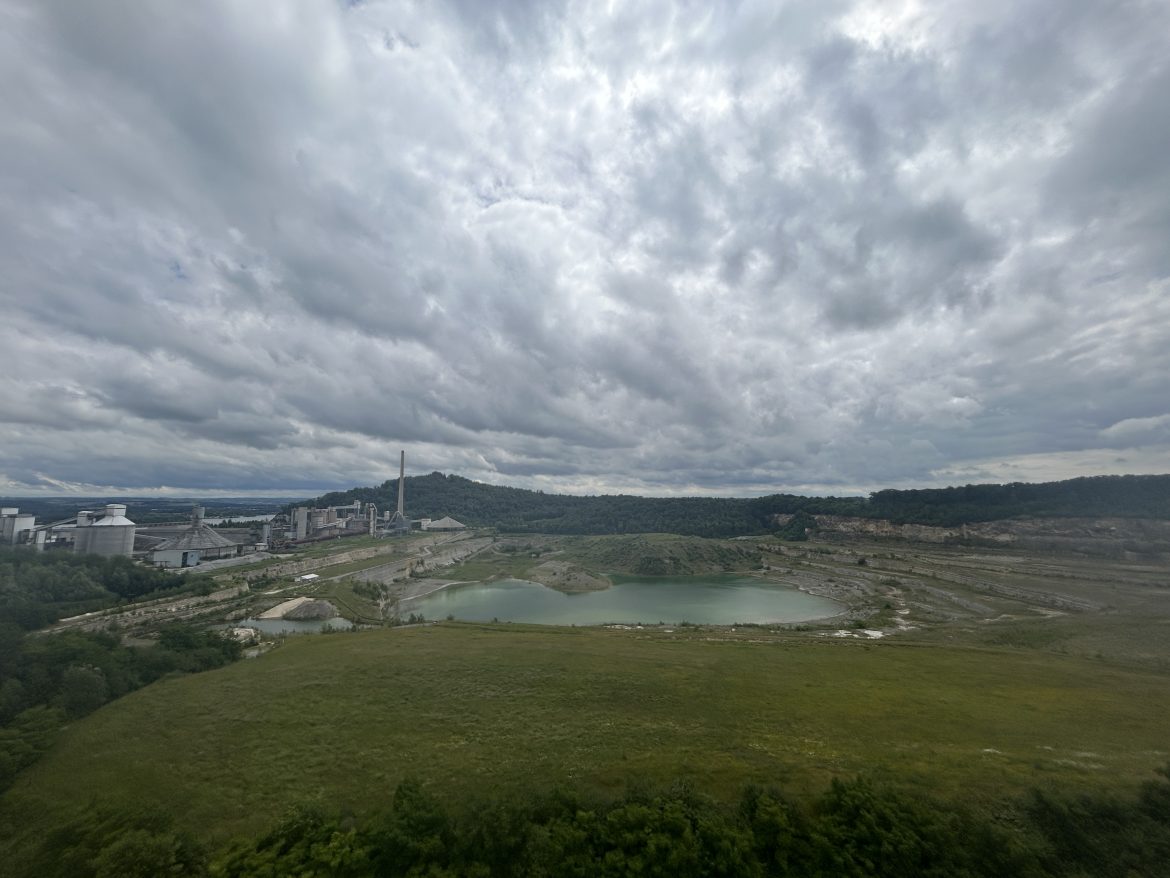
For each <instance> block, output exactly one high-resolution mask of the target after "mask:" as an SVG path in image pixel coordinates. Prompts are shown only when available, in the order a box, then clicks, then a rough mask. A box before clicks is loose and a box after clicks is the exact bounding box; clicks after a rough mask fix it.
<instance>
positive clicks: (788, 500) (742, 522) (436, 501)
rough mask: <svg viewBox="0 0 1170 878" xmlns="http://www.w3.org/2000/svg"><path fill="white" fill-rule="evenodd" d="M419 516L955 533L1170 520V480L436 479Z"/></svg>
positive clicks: (596, 526)
mask: <svg viewBox="0 0 1170 878" xmlns="http://www.w3.org/2000/svg"><path fill="white" fill-rule="evenodd" d="M397 497H398V482H397V480H387V481H385V482H383V483H382V484H381V485H378V486H376V487H369V488H352V489H350V490H348V491H336V492H333V493H329V494H325V495H323V496H321V497H317V498H316V499H314V500H312V501H309V502H311V503H312V504H313V505H316V506H340V505H343V504H346V503H352V502H353V501H354V500H361V501H363V502H368V503H370V502H372V503H375V504H377V506H378V507H379V508H380V509H387V508H394V506H395V505H396V503H397ZM406 507H407V512H408V513H409V515H410V516H411V517H412V518H441V517H442V516H444V515H450V516H452V517H453V518H455V519H457V520H459V521H460V522H462V523H463V524H466V525H469V526H472V527H496V528H498V529H500V530H501V531H505V532H508V533H550V534H621V533H675V534H683V535H687V536H702V537H731V536H740V535H751V534H764V533H771V532H775V531H776V530H777V529H778V528H779V526H780V525H779V524H778V522H777V516H787V515H795V514H797V513H803V514H804V515H841V516H850V517H860V518H873V519H888V520H890V521H892V522H894V523H896V524H925V525H934V526H940V527H956V526H959V525H962V524H972V523H976V522H982V521H996V520H1000V519H1006V518H1020V517H1076V516H1086V517H1129V518H1156V519H1170V475H1164V476H1093V477H1087V478H1078V479H1069V480H1066V481H1061V482H1044V483H1039V484H1029V483H1024V482H1013V483H1010V484H1005V485H998V484H994V485H993V484H988V485H964V486H961V487H951V488H937V489H933V488H932V489H915V490H885V491H877V492H875V493H872V494H870V495H869V496H868V497H804V496H800V495H796V494H772V495H769V496H766V497H753V498H724V497H635V496H629V495H600V496H585V497H580V496H571V495H566V494H546V493H544V492H542V491H530V490H526V489H523V488H508V487H499V486H495V485H486V484H483V483H481V482H474V481H471V480H470V479H465V478H463V477H461V476H456V475H444V474H443V473H439V472H434V473H431V474H430V475H426V476H411V477H408V478H407V479H406Z"/></svg>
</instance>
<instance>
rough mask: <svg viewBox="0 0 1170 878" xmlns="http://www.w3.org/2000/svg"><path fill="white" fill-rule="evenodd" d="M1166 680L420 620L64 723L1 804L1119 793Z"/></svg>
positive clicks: (687, 636)
mask: <svg viewBox="0 0 1170 878" xmlns="http://www.w3.org/2000/svg"><path fill="white" fill-rule="evenodd" d="M1167 683H1168V680H1167V677H1166V676H1165V674H1164V673H1161V672H1159V671H1157V670H1152V669H1147V668H1143V667H1127V666H1120V665H1117V664H1114V663H1110V662H1106V661H1102V660H1098V659H1093V658H1086V657H1082V656H1074V655H1059V654H1053V653H1051V652H1047V651H1037V650H1027V649H1018V648H1004V647H990V646H989V647H968V646H957V645H948V646H942V645H933V644H928V643H925V642H914V641H912V640H910V639H903V640H899V641H897V642H880V641H879V642H862V641H855V640H836V639H832V638H824V637H804V638H801V637H796V636H790V637H785V636H781V637H778V638H774V639H769V638H768V637H767V636H765V635H763V634H761V633H760V632H756V631H753V630H751V629H747V630H746V631H744V630H741V631H740V632H736V633H732V632H730V631H727V630H718V629H713V630H703V629H698V630H693V631H692V630H678V631H675V632H673V633H667V632H665V631H662V630H651V629H647V630H645V631H611V630H605V629H572V628H569V629H552V628H540V627H527V626H517V625H494V626H493V625H469V624H440V625H435V626H424V627H413V628H405V629H383V630H369V631H362V632H356V633H346V634H333V635H327V636H312V637H299V638H289V639H288V640H287V641H286V642H284V643H283V644H282V645H280V646H279V647H278V648H276V649H274V650H273V651H271V652H270V653H268V654H267V655H264V656H262V657H261V658H258V659H255V660H248V661H244V662H240V663H237V664H235V665H232V666H230V667H227V668H224V669H222V670H218V671H213V672H208V673H205V674H201V675H198V676H194V677H183V678H174V679H166V680H163V681H160V682H158V683H156V684H154V685H152V686H150V687H148V688H146V689H143V690H140V691H138V692H135V693H133V694H131V695H129V696H127V697H125V698H123V699H120V700H119V701H117V702H114V703H111V704H109V705H107V706H105V707H103V708H102V709H100V710H98V711H97V712H96V713H94V714H91V715H90V716H89V717H87V718H86V719H84V720H82V721H80V722H78V723H76V724H74V725H73V726H72V727H70V728H69V729H67V731H66V732H65V733H64V734H63V735H62V737H61V738H60V740H59V741H58V743H57V744H56V746H55V747H54V748H53V750H52V751H51V752H50V753H49V754H48V755H47V756H46V757H45V758H43V759H42V760H41V761H40V762H39V763H38V764H37V765H35V766H33V767H32V768H31V769H30V770H28V771H27V772H25V773H24V774H22V775H21V776H20V777H19V778H18V779H17V782H16V784H15V785H14V787H13V788H12V789H11V790H9V791H8V793H7V794H6V795H5V796H4V797H3V799H2V800H0V837H3V838H8V839H10V840H11V842H10V844H9V850H8V854H9V855H10V856H13V857H15V860H14V862H19V859H20V851H21V850H26V849H27V848H28V847H29V846H31V845H33V844H35V843H36V842H37V839H39V838H40V837H42V836H43V834H44V832H46V831H47V830H48V829H49V828H50V827H53V826H57V825H60V824H61V823H62V822H63V821H65V820H66V819H68V818H69V817H70V816H71V815H74V814H76V813H78V812H80V811H83V810H86V809H91V808H94V807H100V806H102V805H112V806H119V807H121V806H126V805H129V806H133V807H140V808H147V809H153V808H158V809H163V810H166V811H168V812H170V813H171V814H172V815H173V816H174V817H175V818H176V820H177V821H178V823H179V824H180V825H182V826H184V827H187V828H189V829H190V830H191V831H192V832H194V833H195V834H196V835H197V836H199V837H201V838H202V839H204V840H206V841H209V842H211V843H213V844H218V843H220V842H222V841H224V840H225V839H227V838H229V837H232V836H235V835H239V834H254V833H256V832H259V831H261V830H263V829H264V828H265V827H268V826H270V825H271V824H272V822H273V820H275V819H276V818H277V817H278V816H279V815H280V814H281V813H283V812H284V811H285V810H286V809H287V808H288V806H289V805H290V804H292V803H295V802H298V801H304V800H316V801H319V802H320V803H321V804H323V805H325V806H327V807H331V808H338V809H342V810H347V809H348V810H351V811H356V812H358V813H362V812H364V811H367V810H370V809H374V808H379V807H382V806H384V805H385V804H386V803H387V801H388V799H389V797H390V795H391V793H392V791H393V790H394V788H395V786H396V785H397V784H398V782H399V781H400V780H401V779H403V778H405V777H413V778H417V779H418V780H419V781H420V782H421V783H422V784H423V786H424V787H425V788H427V789H429V790H431V791H432V792H433V793H434V794H435V795H437V796H439V797H441V798H442V799H445V800H448V801H450V802H452V803H458V802H465V801H467V800H468V799H476V798H483V797H486V796H489V795H491V796H512V797H521V796H525V795H527V794H529V793H531V792H532V791H538V790H547V789H549V788H551V787H554V786H569V787H573V788H578V789H582V790H587V791H592V792H600V793H607V794H608V793H615V794H616V793H621V792H622V791H623V790H624V789H625V788H627V786H628V785H631V784H635V785H637V784H651V785H653V784H659V783H669V782H671V781H672V780H675V779H679V778H683V779H687V780H689V781H691V782H692V783H693V784H694V785H695V787H696V788H697V789H699V790H700V791H703V792H706V793H710V794H712V795H714V796H716V797H722V798H726V799H729V800H730V799H732V798H734V797H735V796H737V795H738V793H739V792H740V790H741V789H742V787H743V786H744V785H745V784H748V783H753V782H756V783H766V784H776V785H778V786H781V787H783V788H785V789H788V790H790V791H793V792H795V793H801V792H804V791H814V790H819V789H820V788H822V787H823V785H824V784H825V783H826V782H827V781H828V780H829V779H830V778H831V777H838V776H840V777H845V776H852V775H855V774H858V773H862V774H868V775H871V776H874V777H877V778H880V779H883V780H888V781H890V782H891V783H895V784H897V785H900V786H903V787H906V788H909V789H912V790H923V791H928V792H930V793H931V794H933V795H935V796H940V797H943V798H953V799H958V800H962V801H964V802H967V803H969V804H974V805H975V806H976V807H986V808H988V809H991V808H998V807H1001V805H1002V803H1003V802H1005V801H1007V800H1011V799H1012V798H1013V797H1014V796H1016V795H1017V794H1020V793H1023V792H1024V791H1026V790H1027V789H1029V788H1031V787H1034V786H1041V787H1063V788H1076V787H1080V786H1085V787H1092V788H1093V789H1094V790H1097V791H1100V790H1102V789H1104V790H1108V789H1111V788H1117V789H1121V788H1123V787H1124V788H1128V787H1132V786H1133V785H1134V784H1135V783H1136V782H1138V781H1140V780H1143V779H1146V778H1149V777H1152V776H1153V775H1152V772H1153V770H1154V769H1155V768H1157V767H1159V766H1161V765H1164V764H1166V762H1167V761H1168V760H1170V738H1168V737H1167V734H1166V731H1167V729H1170V699H1168V698H1167V697H1166V693H1167V689H1168V687H1167Z"/></svg>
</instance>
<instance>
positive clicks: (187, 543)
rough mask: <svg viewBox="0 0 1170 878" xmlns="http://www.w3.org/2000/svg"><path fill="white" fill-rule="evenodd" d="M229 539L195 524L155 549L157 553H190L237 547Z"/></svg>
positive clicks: (202, 525) (204, 526)
mask: <svg viewBox="0 0 1170 878" xmlns="http://www.w3.org/2000/svg"><path fill="white" fill-rule="evenodd" d="M235 545H237V544H236V543H233V542H232V541H231V540H229V539H225V538H224V537H221V536H220V535H219V534H217V533H216V532H215V531H213V530H212V529H211V528H210V527H208V526H207V525H205V524H195V525H192V526H191V527H189V528H187V529H186V530H185V531H183V532H182V533H181V534H179V535H178V536H177V537H171V538H170V539H169V540H167V541H165V542H163V543H159V545H157V546H155V547H154V551H155V552H175V551H179V552H189V551H191V550H192V549H226V548H227V547H228V546H235Z"/></svg>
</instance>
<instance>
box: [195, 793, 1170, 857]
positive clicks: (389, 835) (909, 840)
mask: <svg viewBox="0 0 1170 878" xmlns="http://www.w3.org/2000/svg"><path fill="white" fill-rule="evenodd" d="M1168 806H1170V784H1167V783H1165V782H1151V783H1148V784H1146V785H1145V786H1144V787H1143V788H1142V790H1141V791H1140V793H1139V795H1138V796H1137V797H1135V798H1133V799H1131V800H1126V801H1120V800H1114V799H1108V798H1102V797H1093V796H1088V795H1085V796H1081V797H1079V798H1075V799H1068V800H1066V799H1057V798H1054V797H1052V796H1050V795H1045V794H1041V793H1036V794H1035V796H1034V797H1033V800H1032V802H1031V804H1030V805H1029V806H1028V807H1027V808H1025V809H1024V814H1025V818H1024V820H1023V822H1020V821H1016V822H1013V823H1010V824H1005V825H1001V824H1000V823H998V822H997V821H994V820H991V819H988V818H985V817H976V816H973V815H972V814H969V813H966V812H963V811H961V810H956V809H954V808H947V807H943V806H941V805H940V804H939V803H937V802H933V801H929V800H926V799H923V798H916V797H913V796H909V795H907V794H904V793H899V792H896V791H894V790H892V789H890V788H887V787H883V786H879V785H876V784H874V783H872V782H869V781H867V780H863V779H855V780H851V781H834V782H833V784H832V785H831V786H830V788H829V789H828V790H827V791H826V792H824V793H823V794H822V795H820V796H818V797H816V798H814V799H812V800H810V801H807V802H796V801H794V800H792V799H789V798H787V797H785V796H784V795H783V794H781V793H778V792H776V791H775V790H766V789H762V788H759V787H752V788H749V789H748V790H746V791H745V793H744V795H743V797H742V800H741V802H740V804H739V807H738V808H734V809H732V808H727V807H725V806H722V805H720V804H718V803H716V802H713V801H711V800H708V799H705V798H703V797H701V796H697V795H695V794H694V793H693V792H691V791H690V790H688V789H687V788H685V787H683V788H677V789H674V790H671V791H669V792H666V793H663V794H659V795H646V794H643V793H634V794H631V795H628V796H627V797H625V798H623V799H621V800H617V801H610V802H598V801H586V800H583V799H581V798H579V797H577V796H574V795H571V794H564V793H562V794H556V795H552V796H549V797H546V798H543V799H538V800H535V801H530V802H526V803H524V804H506V803H494V804H490V805H487V806H477V807H472V808H468V809H467V810H466V811H464V812H461V813H460V814H459V815H455V814H453V813H452V812H451V811H450V810H448V809H446V808H444V807H443V806H441V805H440V804H439V803H438V802H437V801H436V800H435V799H434V798H432V797H430V796H428V795H427V794H426V793H425V792H424V791H423V790H422V788H421V787H420V786H419V785H418V784H417V783H416V782H412V781H407V782H404V783H403V784H401V785H400V786H399V788H398V790H397V792H396V793H395V795H394V800H393V804H392V806H391V808H390V810H389V811H388V812H387V813H386V814H384V815H382V816H379V817H374V818H371V819H370V820H368V821H366V822H365V823H362V824H356V823H355V822H354V821H352V820H342V819H340V818H337V817H330V816H327V815H325V814H324V813H323V812H322V811H321V810H320V809H317V808H294V809H292V810H291V811H290V812H289V814H288V815H287V816H286V817H285V819H284V820H282V821H281V822H280V823H279V824H278V825H277V826H276V827H275V828H274V829H273V830H272V831H271V832H269V833H267V834H266V835H264V836H263V837H261V838H260V839H258V840H256V841H251V842H240V843H238V844H237V845H236V846H235V847H234V848H233V849H232V850H230V851H228V852H227V853H225V854H224V855H222V856H221V857H220V859H219V861H218V862H217V863H216V864H215V865H214V866H213V868H212V874H214V875H217V876H223V878H229V876H230V878H259V876H277V875H339V876H355V878H356V876H366V875H380V876H400V875H401V876H415V875H417V876H423V875H427V876H448V875H451V876H454V875H471V876H485V878H487V876H500V878H513V876H547V878H552V876H566V878H568V876H573V878H591V876H627V875H639V876H642V875H644V876H663V878H687V876H746V878H754V876H758V878H765V876H768V878H772V876H775V878H787V876H793V878H794V876H802V878H841V876H857V878H862V876H866V878H868V876H897V878H907V876H922V878H928V876H939V878H942V876H946V878H978V876H988V878H991V876H994V878H1001V876H1007V875H1010V876H1013V878H1031V876H1035V878H1042V876H1066V878H1073V876H1078V878H1080V876H1089V875H1094V876H1096V875H1103V876H1112V875H1117V876H1123V875H1124V876H1129V878H1139V876H1148V878H1154V876H1164V875H1166V874H1167V866H1166V864H1167V863H1170V856H1167V855H1168V854H1170V848H1168V845H1170V807H1168Z"/></svg>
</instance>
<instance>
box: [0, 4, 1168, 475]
mask: <svg viewBox="0 0 1170 878" xmlns="http://www.w3.org/2000/svg"><path fill="white" fill-rule="evenodd" d="M0 25H2V26H0V94H2V95H3V97H4V100H5V105H6V107H7V108H8V109H7V110H6V113H5V114H4V115H3V117H0V142H2V143H3V146H4V148H3V150H2V151H0V228H3V229H4V230H5V231H4V232H3V233H2V234H0V268H2V269H3V277H4V284H3V286H2V287H0V305H2V307H3V313H4V316H5V319H4V320H3V321H0V350H3V351H4V352H5V363H6V366H5V370H4V371H3V373H0V374H2V377H0V490H3V491H4V492H6V493H19V492H20V490H21V488H22V487H24V488H27V489H28V490H46V488H45V486H46V485H48V486H56V488H55V489H57V490H60V489H64V488H67V487H69V486H74V485H78V486H85V485H101V486H123V487H129V488H146V489H150V488H159V487H160V486H168V487H169V488H171V489H174V490H180V491H181V490H182V489H183V488H187V489H190V490H204V489H206V490H215V489H225V490H244V491H247V490H252V491H265V490H267V491H272V490H278V489H280V488H282V487H283V488H289V489H295V488H301V487H303V488H305V489H306V490H317V489H321V488H325V487H347V486H350V485H353V484H369V483H373V482H380V481H382V480H383V479H384V478H386V477H387V476H390V475H393V473H394V471H395V468H396V463H397V457H396V455H397V450H398V449H399V448H400V447H402V446H404V445H405V446H407V447H408V448H409V456H410V457H411V464H412V469H413V468H415V467H417V468H418V471H429V470H431V469H442V470H447V471H452V472H459V473H462V474H465V475H468V476H471V477H473V478H481V479H485V480H488V481H493V482H502V483H513V484H521V485H527V486H532V487H539V488H542V489H544V490H574V491H603V490H622V491H627V492H637V491H649V492H654V493H680V492H683V493H685V492H687V491H697V492H708V493H719V492H723V493H760V492H767V491H773V490H798V489H799V490H825V491H836V492H838V493H842V492H848V491H850V490H868V489H871V488H874V487H881V486H885V485H898V484H906V485H910V484H935V483H940V482H948V481H955V480H967V479H976V478H1028V477H1030V476H1034V477H1043V478H1055V477H1061V476H1066V475H1075V474H1083V473H1086V472H1096V471H1126V470H1134V471H1151V469H1158V468H1161V469H1165V463H1164V461H1165V459H1166V458H1165V454H1166V452H1167V451H1168V450H1170V435H1168V434H1167V430H1166V423H1165V422H1166V419H1167V418H1168V417H1170V411H1168V409H1170V406H1168V405H1167V402H1166V396H1165V389H1164V387H1163V386H1162V385H1163V383H1164V381H1163V376H1164V375H1166V374H1167V373H1168V372H1170V354H1167V351H1170V344H1168V343H1167V342H1170V338H1168V336H1170V311H1168V310H1167V309H1168V308H1170V304H1168V303H1170V296H1168V295H1167V293H1168V292H1170V291H1168V289H1167V283H1168V281H1167V277H1168V274H1170V262H1168V258H1170V257H1167V250H1166V247H1165V240H1166V235H1167V232H1168V231H1170V213H1168V208H1167V205H1168V204H1170V172H1168V171H1167V168H1168V167H1170V163H1168V162H1167V160H1166V157H1165V144H1166V143H1167V140H1168V138H1170V128H1168V127H1167V125H1168V124H1170V123H1167V121H1166V120H1167V119H1170V107H1168V106H1167V98H1166V95H1167V94H1170V65H1168V64H1167V62H1166V60H1165V57H1164V56H1165V53H1164V51H1163V48H1162V46H1161V42H1162V37H1161V35H1164V34H1165V33H1166V32H1167V27H1168V26H1170V12H1168V10H1167V8H1166V7H1165V6H1164V5H1162V4H1155V3H1143V2H1124V3H1118V4H1100V3H1093V2H1068V0H1034V2H1029V3H1025V4H1018V3H1009V2H1006V0H1004V2H990V3H987V2H984V3H969V2H959V0H956V2H950V3H946V4H918V3H913V2H889V3H854V2H846V0H841V2H834V3H825V2H812V0H810V2H791V3H785V4H772V5H769V4H751V3H720V4H714V5H712V4H707V3H693V4H689V3H684V4H678V3H661V4H644V5H643V4H640V5H632V4H615V5H614V8H613V9H610V8H609V4H604V3H590V2H571V0H570V2H564V3H554V4H549V3H534V2H514V3H505V4H483V3H470V2H468V3H464V2H454V0H453V2H448V3H439V4H428V5H423V6H420V5H418V4H411V3H399V2H394V0H387V2H374V0H370V2H363V3H356V4H338V3H335V2H332V0H304V2H301V3H297V4H293V5H291V6H290V5H287V4H278V3H273V4H272V5H268V4H265V3H256V4H230V3H226V2H224V3H215V2H213V3H207V4H186V5H183V6H181V7H172V6H166V7H162V6H159V7H144V6H143V5H142V4H135V3H129V2H114V3H105V4H96V5H95V4H90V5H85V6H84V7H78V6H77V5H76V4H65V3H33V2H11V3H9V4H7V5H6V6H5V7H4V9H3V10H0ZM62 486H64V487H62Z"/></svg>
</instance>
